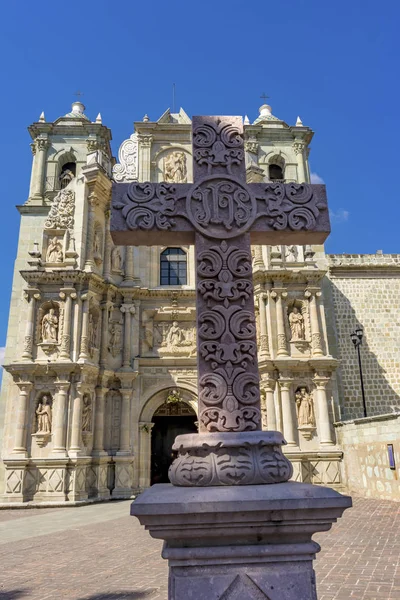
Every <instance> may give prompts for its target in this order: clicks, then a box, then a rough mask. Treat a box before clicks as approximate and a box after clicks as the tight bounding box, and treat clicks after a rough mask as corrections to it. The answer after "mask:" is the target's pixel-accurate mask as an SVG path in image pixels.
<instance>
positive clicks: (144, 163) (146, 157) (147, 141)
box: [138, 135, 153, 182]
mask: <svg viewBox="0 0 400 600" xmlns="http://www.w3.org/2000/svg"><path fill="white" fill-rule="evenodd" d="M152 141H153V136H151V135H139V136H138V142H139V156H140V158H139V181H142V182H143V181H150V179H151V177H150V167H151V162H150V158H151V144H152Z"/></svg>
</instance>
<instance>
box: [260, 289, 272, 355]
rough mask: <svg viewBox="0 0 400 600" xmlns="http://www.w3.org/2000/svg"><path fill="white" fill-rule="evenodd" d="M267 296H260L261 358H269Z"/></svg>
mask: <svg viewBox="0 0 400 600" xmlns="http://www.w3.org/2000/svg"><path fill="white" fill-rule="evenodd" d="M266 299H267V294H263V293H261V294H259V295H258V309H259V312H260V355H259V358H260V360H262V359H263V358H269V356H270V355H269V344H268V331H267V309H266V306H265V300H266Z"/></svg>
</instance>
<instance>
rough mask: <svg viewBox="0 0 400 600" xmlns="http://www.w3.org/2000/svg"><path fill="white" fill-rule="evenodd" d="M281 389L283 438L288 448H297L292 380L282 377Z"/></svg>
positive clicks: (280, 380)
mask: <svg viewBox="0 0 400 600" xmlns="http://www.w3.org/2000/svg"><path fill="white" fill-rule="evenodd" d="M278 383H279V387H280V388H281V399H282V418H283V436H284V438H285V440H286V442H287V445H288V446H297V445H298V443H297V423H296V421H295V416H294V402H293V401H292V396H291V393H290V392H291V388H292V383H293V381H292V379H290V378H289V377H287V376H286V375H281V376H280V377H279V380H278Z"/></svg>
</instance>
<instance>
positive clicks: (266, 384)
mask: <svg viewBox="0 0 400 600" xmlns="http://www.w3.org/2000/svg"><path fill="white" fill-rule="evenodd" d="M262 386H263V389H264V390H265V407H266V409H267V429H268V431H276V430H277V421H276V408H275V398H274V391H275V386H276V379H275V377H274V376H273V375H272V374H270V373H269V374H268V375H267V377H266V378H265V379H263V380H262Z"/></svg>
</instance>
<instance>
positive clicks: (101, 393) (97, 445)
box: [93, 387, 108, 456]
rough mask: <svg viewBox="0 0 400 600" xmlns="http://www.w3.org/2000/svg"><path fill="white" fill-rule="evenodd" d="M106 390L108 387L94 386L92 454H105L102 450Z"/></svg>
mask: <svg viewBox="0 0 400 600" xmlns="http://www.w3.org/2000/svg"><path fill="white" fill-rule="evenodd" d="M107 392H108V388H105V387H97V388H96V412H95V417H94V419H95V420H94V441H93V454H94V455H96V456H102V455H105V454H107V453H106V452H105V451H104V416H105V415H104V413H105V401H106V394H107Z"/></svg>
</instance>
